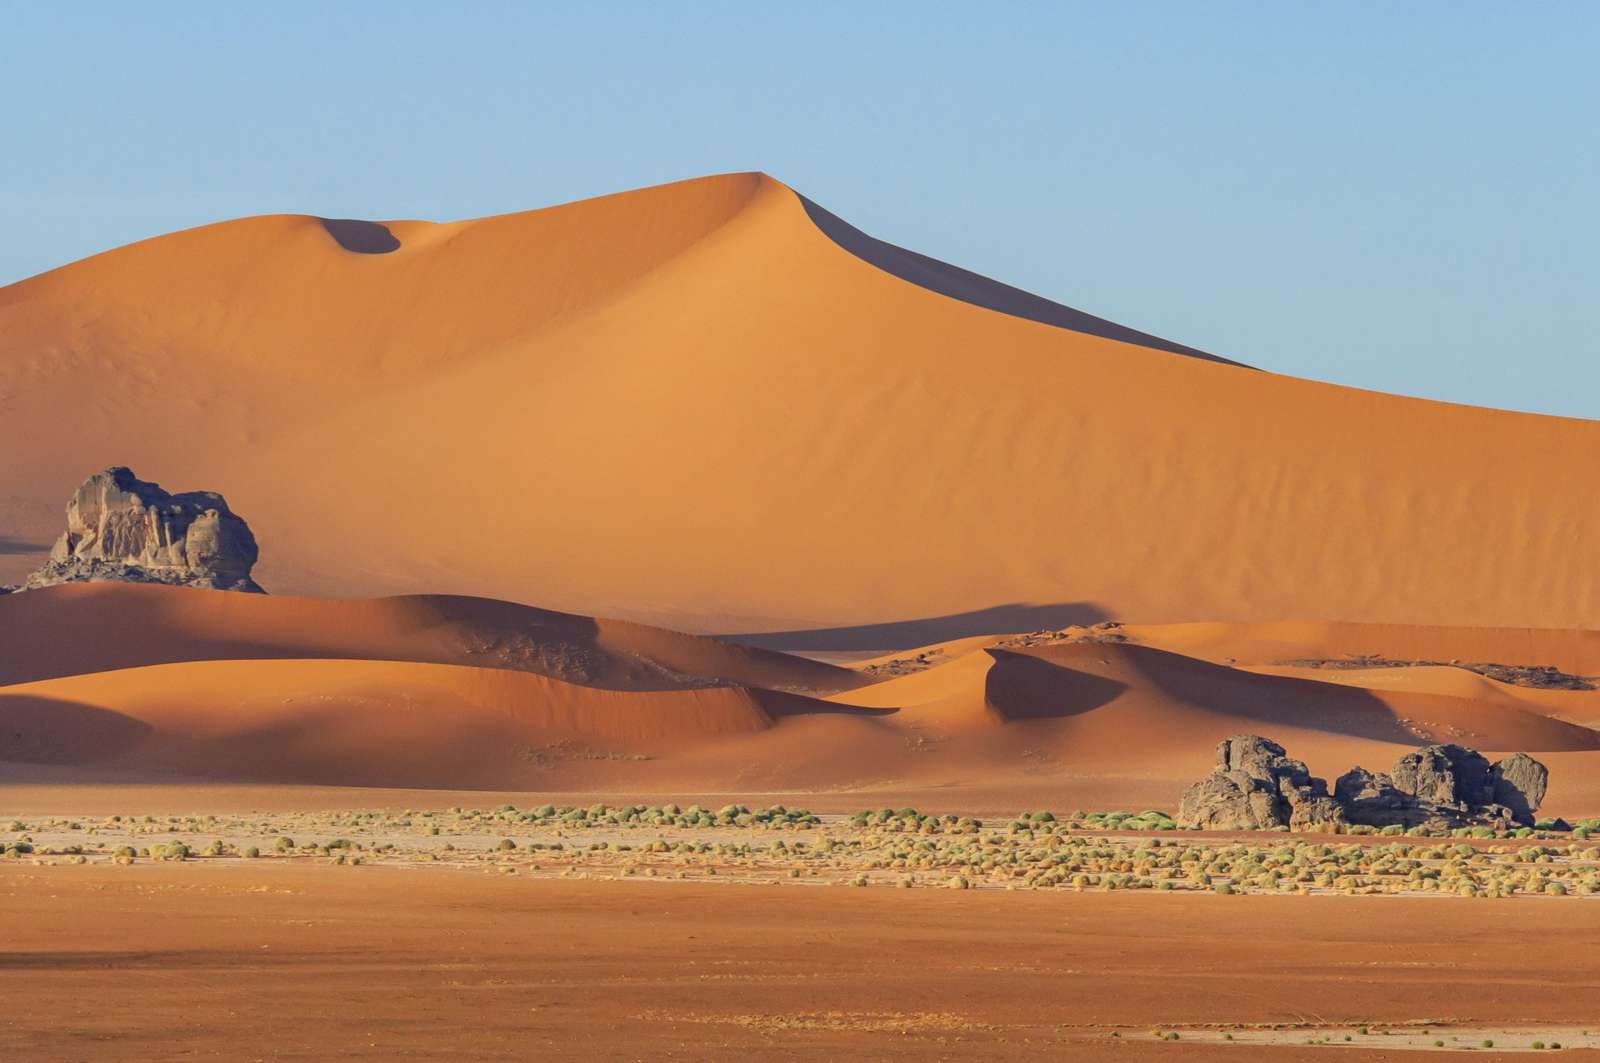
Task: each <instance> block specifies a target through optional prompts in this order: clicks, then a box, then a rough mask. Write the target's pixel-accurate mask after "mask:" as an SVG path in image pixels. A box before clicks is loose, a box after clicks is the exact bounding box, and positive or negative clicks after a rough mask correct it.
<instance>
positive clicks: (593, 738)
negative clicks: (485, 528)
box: [0, 660, 872, 789]
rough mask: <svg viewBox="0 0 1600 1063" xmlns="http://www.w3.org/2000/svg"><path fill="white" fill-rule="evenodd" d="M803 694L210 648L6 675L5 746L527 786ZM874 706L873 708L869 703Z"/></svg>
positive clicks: (762, 723)
mask: <svg viewBox="0 0 1600 1063" xmlns="http://www.w3.org/2000/svg"><path fill="white" fill-rule="evenodd" d="M812 712H815V713H822V714H829V715H848V714H850V710H848V709H845V708H842V707H840V706H835V705H829V704H826V703H821V702H814V701H812V700H810V699H808V698H805V697H803V696H800V695H794V694H781V693H775V692H771V691H763V690H751V689H746V688H742V687H728V686H724V687H714V688H707V689H700V690H673V691H649V692H637V691H614V690H600V689H596V688H593V687H583V686H577V685H575V684H570V683H563V682H560V681H558V680H554V679H550V678H547V677H545V676H540V675H532V674H529V673H526V672H518V671H512V670H508V669H497V668H469V667H462V666H458V665H440V664H417V663H411V662H393V661H341V660H318V661H301V660H264V661H198V662H188V663H182V664H165V665H153V666H149V667H144V668H133V669H126V670H118V671H109V672H99V673H95V674H92V675H77V676H68V677H66V678H62V679H51V680H43V681H40V682H36V683H20V684H15V685H12V686H6V687H0V735H3V737H0V760H7V761H14V762H20V763H32V764H72V765H101V766H113V767H132V768H137V769H139V770H141V771H144V772H146V773H157V774H159V773H163V772H165V773H175V774H178V775H181V776H188V777H200V778H215V779H229V780H241V779H243V780H261V781H273V782H300V783H323V784H336V785H351V786H384V787H398V786H406V787H444V786H448V787H465V788H489V787H509V786H518V787H522V788H527V789H533V788H538V787H540V786H541V785H545V784H548V783H549V782H550V781H551V780H552V779H554V778H565V777H567V776H569V775H571V774H573V773H574V772H573V770H572V769H576V774H577V775H578V776H579V777H582V776H583V769H584V768H585V767H586V766H588V765H590V764H598V765H607V764H623V765H626V764H630V763H637V764H641V765H645V764H647V763H648V762H649V761H651V760H654V759H656V758H658V757H661V756H663V755H664V754H665V753H668V752H671V751H674V750H681V749H684V748H688V747H695V748H698V747H702V746H706V745H708V744H714V743H716V742H717V741H718V740H720V739H725V738H727V737H730V736H739V735H750V734H753V733H758V732H762V731H766V730H768V729H770V728H772V727H774V726H775V723H776V721H779V720H782V719H784V718H790V717H799V716H803V715H805V714H807V713H812ZM858 715H861V716H863V717H868V716H871V715H872V714H871V713H870V712H866V711H862V712H860V713H858Z"/></svg>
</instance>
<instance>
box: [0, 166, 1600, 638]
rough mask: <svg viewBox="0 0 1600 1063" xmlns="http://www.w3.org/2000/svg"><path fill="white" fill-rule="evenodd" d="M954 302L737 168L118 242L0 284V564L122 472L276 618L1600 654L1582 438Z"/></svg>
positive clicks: (48, 534) (28, 549)
mask: <svg viewBox="0 0 1600 1063" xmlns="http://www.w3.org/2000/svg"><path fill="white" fill-rule="evenodd" d="M883 235H887V236H892V234H883ZM858 250H859V248H858ZM901 272H902V273H904V272H906V271H905V270H901ZM926 283H929V284H932V283H933V282H932V281H926ZM960 294H961V293H953V294H945V293H942V292H941V291H938V290H935V288H931V287H927V286H924V284H919V283H914V282H913V281H912V280H908V279H906V278H905V277H903V276H897V275H895V274H894V273H891V272H887V271H886V270H885V269H882V268H879V267H878V266H876V265H873V264H872V263H871V262H870V261H868V260H866V259H864V258H862V257H859V255H858V254H856V253H852V251H851V250H849V249H848V248H846V247H844V246H841V244H840V243H838V242H836V241H835V240H834V239H832V238H830V236H829V235H828V234H827V233H826V232H824V231H823V229H821V228H819V227H818V225H817V223H816V221H815V220H814V219H813V216H812V214H811V213H808V210H807V206H806V204H805V203H804V202H802V200H801V198H800V196H799V195H798V194H797V193H796V192H795V191H794V190H792V189H790V188H788V187H787V186H785V185H783V184H782V183H780V182H779V181H777V180H774V179H773V178H770V177H767V176H765V175H762V174H755V173H744V174H728V175H722V176H717V177H708V178H702V179H697V180H691V181H685V182H680V183H677V184H672V185H665V186H660V187H656V188H650V189H644V190H641V191H635V192H627V193H622V194H619V195H612V196H604V197H601V198H598V199H591V200H585V201H582V202H577V203H571V204H566V205H563V206H557V207H551V208H547V209H543V210H534V211H530V212H526V213H522V214H513V215H506V216H502V217H495V218H485V219H480V220H475V221H463V222H452V223H447V224H436V223H431V222H425V221H389V222H342V223H338V224H332V225H330V224H329V223H326V222H324V221H323V220H321V219H318V218H313V217H305V216H282V215H280V216H268V217H256V218H246V219H242V220H238V221H231V222H224V223H220V224H216V225H209V226H204V227H201V228H198V229H191V230H187V231H184V232H179V233H173V234H171V235H167V236H162V237H158V238H155V239H152V240H148V241H144V242H141V243H137V244H133V245H129V246H126V247H122V248H118V249H116V250H113V251H109V252H106V253H104V254H101V255H97V256H94V257H93V258H89V259H86V260H83V261H81V262H77V263H74V264H72V265H68V266H65V267H62V268H60V269H57V270H53V271H51V272H49V273H45V274H42V275H40V276H37V277H33V278H30V279H28V280H24V281H21V282H19V283H16V284H13V285H10V286H8V287H6V288H4V289H3V290H0V396H3V397H4V399H5V414H6V415H5V417H4V418H3V419H0V452H4V453H8V454H18V453H25V454H27V455H28V460H27V461H25V462H20V463H14V464H13V465H12V466H10V467H9V469H8V472H7V476H6V480H5V483H4V487H3V491H0V534H3V535H4V537H5V538H4V545H3V547H0V566H3V567H0V578H15V577H18V576H20V575H21V574H22V573H24V572H26V571H27V570H29V569H31V568H32V567H34V565H36V564H37V562H38V561H39V559H40V558H41V557H42V553H43V551H44V549H45V548H46V547H47V546H48V543H49V541H50V540H51V539H52V538H53V537H54V535H55V534H56V532H57V530H58V520H57V517H58V513H59V504H60V500H61V498H63V497H64V495H65V493H66V492H67V491H69V490H70V489H71V487H72V486H73V485H75V484H77V483H79V482H80V481H81V480H82V479H83V477H84V476H86V475H87V474H88V473H90V472H93V471H95V470H97V469H100V468H104V467H106V466H108V465H111V464H127V465H131V466H133V467H134V468H136V469H138V470H139V471H140V472H141V473H142V474H143V475H145V476H147V477H152V478H154V479H156V480H159V481H161V482H162V483H164V484H165V485H166V486H167V487H168V488H169V489H172V490H181V489H185V488H191V487H199V486H206V487H211V488H215V489H219V490H222V491H223V492H224V493H225V494H226V496H227V498H228V500H229V502H230V503H231V505H232V506H233V508H234V510H235V511H236V512H238V513H239V514H241V515H242V516H244V517H245V518H246V519H247V520H249V521H250V523H251V526H252V527H253V528H254V529H255V531H256V534H257V536H258V538H259V539H260V541H261V542H262V543H264V544H267V546H266V549H265V551H264V554H263V558H262V561H261V564H260V566H259V568H258V570H257V572H256V575H257V577H258V579H259V580H260V582H261V583H262V584H263V585H264V586H265V587H267V588H268V589H269V590H272V591H276V592H279V593H285V594H316V595H333V596H345V597H372V596H382V595H392V594H402V593H427V594H439V593H450V594H471V595H482V596H488V597H495V598H500V599H506V600H511V601H519V602H527V603H537V604H539V605H542V606H545V607H549V608H556V609H562V610H566V611H570V612H575V613H579V614H583V615H602V616H613V617H621V618H624V619H632V620H642V621H648V622H652V623H661V624H664V625H666V626H670V627H674V628H677V629H680V630H692V631H702V632H703V631H721V632H740V631H744V632H753V631H774V630H800V629H807V628H840V627H849V626H852V625H872V624H896V623H902V622H908V623H909V622H914V623H918V624H926V623H927V622H929V621H940V620H942V621H943V623H944V625H945V629H944V633H942V634H938V635H934V636H930V637H923V636H922V635H921V634H920V633H916V634H913V635H912V636H911V638H912V639H913V641H911V642H909V643H907V642H904V641H901V642H898V643H894V642H880V643H879V645H877V646H871V647H859V648H869V649H880V650H883V649H895V648H901V647H904V646H906V645H916V644H921V643H928V642H934V641H940V640H942V639H948V638H956V637H960V636H962V635H970V634H988V633H996V632H1004V631H1017V630H1025V629H1029V628H1033V627H1041V626H1060V625H1062V624H1066V623H1071V622H1082V621H1086V620H1095V619H1101V618H1104V617H1107V616H1110V617H1115V618H1117V619H1121V620H1124V621H1129V622H1133V621H1138V622H1150V623H1153V622H1170V621H1229V622H1259V621H1275V620H1279V619H1282V618H1284V617H1314V618H1330V619H1344V620H1362V621H1369V622H1381V623H1396V624H1446V623H1451V624H1476V625H1501V626H1512V625H1526V626H1536V627H1548V628H1591V629H1592V628H1597V627H1600V601H1597V599H1596V592H1595V590H1594V584H1593V581H1592V580H1591V579H1589V573H1590V567H1591V559H1592V550H1591V549H1590V548H1589V546H1588V544H1589V543H1591V542H1593V541H1594V540H1595V539H1596V537H1597V532H1600V529H1597V527H1596V521H1600V517H1597V516H1596V513H1595V510H1594V507H1593V506H1592V505H1590V504H1589V502H1588V499H1589V498H1590V496H1591V494H1592V492H1591V491H1590V490H1589V481H1590V474H1589V465H1588V461H1587V457H1586V456H1587V455H1589V454H1592V453H1594V452H1595V450H1596V449H1597V446H1600V426H1597V425H1596V424H1595V423H1593V422H1588V421H1579V420H1571V419H1561V418H1553V417H1540V416H1531V415H1523V414H1515V413H1505V412H1497V411H1493V410H1487V409H1478V408H1469V407H1463V406H1453V405H1447V404H1441V403H1434V402H1427V401H1421V400H1416V399H1408V398H1399V397H1393V396H1387V395H1382V394H1376V393H1370V392H1363V391H1357V390H1352V389H1348V388H1342V387H1334V386H1329V385H1325V384H1319V383H1313V382H1307V381H1302V380H1295V379H1291V378H1288V377H1285V376H1281V375H1277V374H1274V373H1271V372H1263V371H1258V370H1255V369H1249V368H1243V367H1239V366H1234V365H1228V364H1222V363H1219V362H1215V361H1209V360H1205V359H1203V358H1198V357H1191V356H1188V355H1187V354H1184V353H1174V352H1173V350H1172V349H1171V347H1172V346H1177V347H1181V344H1173V345H1170V346H1169V347H1168V349H1161V348H1159V347H1152V346H1148V345H1146V344H1147V343H1151V342H1157V341H1155V340H1154V339H1153V338H1149V337H1146V338H1144V339H1140V338H1139V336H1136V335H1132V334H1129V333H1115V334H1116V335H1121V336H1123V337H1125V339H1113V338H1109V337H1108V336H1107V335H1102V334H1096V333H1095V332H1092V331H1080V330H1078V329H1076V328H1073V327H1061V325H1058V324H1047V323H1044V322H1042V321H1040V320H1033V319H1030V318H1029V317H1027V316H1019V314H1018V313H1016V312H1005V311H1006V310H1008V309H1010V310H1016V309H1018V308H1017V307H1014V306H1012V307H1007V306H1000V307H998V308H995V309H991V308H989V307H988V306H986V305H978V304H977V303H975V302H972V301H967V299H966V298H964V297H962V298H958V297H955V296H956V295H960ZM1041 302H1043V301H1042V300H1041ZM1063 309H1064V308H1063ZM1034 316H1035V317H1039V316H1042V315H1039V314H1035V315H1034ZM1043 316H1048V315H1043ZM1060 320H1061V321H1062V322H1063V323H1064V324H1070V323H1071V319H1070V318H1061V319H1060ZM1133 324H1134V325H1137V322H1135V323H1133ZM1080 325H1081V326H1082V327H1084V328H1089V327H1091V326H1090V325H1088V324H1084V323H1083V322H1080ZM1094 327H1095V328H1097V329H1098V330H1099V331H1100V332H1105V331H1106V330H1105V329H1102V328H1099V326H1094ZM1127 339H1131V340H1133V342H1126V341H1125V340H1127ZM1179 339H1181V337H1180V338H1179ZM1160 342H1162V343H1165V342H1166V341H1160ZM1210 353H1213V354H1217V355H1221V356H1224V357H1226V356H1228V355H1229V353H1230V352H1226V351H1220V352H1210ZM91 426H92V430H90V428H91ZM285 470H293V471H294V474H293V475H292V476H286V475H285ZM1007 616H1009V617H1010V618H1011V619H1010V621H1009V622H1007V621H1005V620H1004V619H1003V618H1004V617H1007ZM997 618H1001V619H999V621H998V622H997ZM1041 618H1048V619H1041ZM920 630H926V629H925V628H923V629H914V631H920ZM841 638H843V636H841ZM821 648H824V649H825V648H829V647H821ZM833 648H840V647H833ZM844 648H849V647H844Z"/></svg>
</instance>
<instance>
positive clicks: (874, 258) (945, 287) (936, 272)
mask: <svg viewBox="0 0 1600 1063" xmlns="http://www.w3.org/2000/svg"><path fill="white" fill-rule="evenodd" d="M800 202H801V203H802V204H803V205H804V206H805V208H806V214H807V215H809V216H810V218H811V220H812V221H813V222H815V223H816V226H817V228H818V229H821V230H822V231H823V233H825V234H826V235H827V237H828V239H830V240H832V241H833V242H834V243H836V244H838V245H839V246H840V247H842V248H844V249H845V250H846V251H848V252H850V253H851V254H852V255H855V256H856V257H857V258H860V259H862V260H863V261H866V262H870V263H871V264H872V265H874V266H876V267H878V268H879V269H881V270H883V271H884V272H885V273H889V274H892V275H893V276H896V277H899V278H900V279H901V280H903V281H907V282H909V283H911V284H915V285H916V286H917V287H919V288H926V289H927V290H928V291H930V292H937V293H938V294H940V295H946V296H949V297H950V298H952V299H959V300H961V301H962V302H964V303H971V304H972V305H974V306H981V307H983V308H984V309H985V310H994V311H997V312H999V313H1002V314H1010V315H1011V316H1013V317H1020V318H1025V319H1026V320H1028V321H1037V322H1038V323H1039V324H1041V325H1052V326H1054V327H1056V328H1064V329H1070V330H1071V331H1073V332H1082V333H1085V334H1086V335H1090V336H1100V337H1102V338H1103V339H1108V340H1116V341H1118V342H1119V343H1131V344H1134V345H1136V346H1139V347H1149V348H1151V349H1152V350H1157V351H1167V352H1168V353H1170V354H1182V355H1187V356H1189V357H1191V358H1203V359H1205V360H1206V361H1211V362H1221V363H1223V364H1225V365H1240V364H1241V363H1239V362H1235V361H1233V360H1232V359H1230V358H1223V357H1221V356H1220V355H1215V354H1207V353H1206V352H1204V351H1200V350H1196V349H1195V348H1193V347H1185V346H1184V345H1183V344H1181V343H1173V342H1172V341H1171V340H1164V339H1162V338H1161V337H1159V336H1152V335H1150V334H1149V333H1147V332H1140V331H1138V330H1137V329H1131V328H1128V327H1127V326H1126V325H1119V324H1117V323H1116V322H1115V321H1107V320H1106V319H1105V318H1101V317H1095V316H1094V315H1093V314H1086V313H1084V312H1083V311H1082V310H1074V309H1073V308H1072V307H1070V306H1062V305H1061V304H1060V303H1053V302H1051V301H1050V300H1049V299H1045V298H1042V297H1040V296H1037V295H1034V294H1033V293H1032V292H1025V291H1023V290H1022V289H1021V288H1013V287H1012V286H1011V285H1009V284H1002V283H1000V282H999V281H996V280H991V279H989V278H988V277H985V276H982V275H980V274H977V273H973V272H972V271H971V270H965V269H962V268H961V267H960V266H952V265H950V263H948V262H941V261H939V260H938V259H936V258H930V257H928V256H927V255H924V254H920V253H919V252H916V251H908V250H906V249H905V248H903V247H898V246H896V245H894V244H891V243H889V242H888V241H885V240H879V239H878V238H877V237H874V236H868V235H867V234H866V233H864V232H862V231H861V230H860V229H857V228H856V227H855V226H854V225H851V224H850V223H849V222H847V221H845V220H844V219H843V218H841V217H839V216H838V215H837V214H834V213H832V212H831V211H828V210H826V209H824V208H823V207H821V206H819V205H818V204H816V203H814V202H812V201H811V200H810V199H807V198H806V197H805V196H801V197H800Z"/></svg>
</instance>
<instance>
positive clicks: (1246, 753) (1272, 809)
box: [1177, 735, 1550, 831]
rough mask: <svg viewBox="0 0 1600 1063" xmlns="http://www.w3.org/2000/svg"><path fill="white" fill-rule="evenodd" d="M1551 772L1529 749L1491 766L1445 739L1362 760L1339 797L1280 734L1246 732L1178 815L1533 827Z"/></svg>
mask: <svg viewBox="0 0 1600 1063" xmlns="http://www.w3.org/2000/svg"><path fill="white" fill-rule="evenodd" d="M1549 778H1550V773H1549V772H1548V771H1547V770H1546V769H1545V766H1544V765H1543V764H1540V763H1539V762H1538V761H1537V760H1534V759H1533V758H1532V757H1530V756H1528V755H1527V754H1526V753H1517V754H1515V755H1513V756H1510V757H1507V758H1505V759H1504V760H1501V761H1498V762H1496V763H1495V764H1492V765H1491V764H1490V763H1489V762H1488V760H1486V759H1485V758H1484V756H1483V754H1481V753H1479V752H1478V751H1477V750H1474V749H1468V748H1466V747H1465V746H1458V745H1435V746H1427V747H1424V748H1422V749H1417V750H1413V751H1412V752H1410V753H1407V754H1406V755H1405V756H1403V757H1401V758H1400V760H1399V762H1398V763H1396V764H1395V766H1394V769H1393V770H1392V771H1391V772H1389V773H1387V774H1386V773H1383V772H1372V771H1368V770H1367V769H1365V768H1361V767H1356V768H1352V769H1351V770H1350V771H1347V772H1345V773H1344V774H1343V775H1341V776H1339V778H1338V780H1337V781H1336V782H1335V783H1334V787H1333V793H1332V794H1331V795H1330V794H1329V793H1328V788H1327V784H1326V783H1324V782H1323V781H1322V780H1321V779H1318V778H1315V777H1313V776H1312V775H1311V773H1310V772H1308V771H1307V770H1306V766H1305V765H1304V764H1302V763H1301V762H1300V761H1298V760H1291V759H1290V758H1289V756H1288V755H1287V754H1286V753H1285V752H1284V749H1283V747H1282V746H1280V745H1278V744H1277V743H1276V742H1273V741H1270V740H1268V739H1265V738H1262V737H1260V736H1258V735H1238V736H1236V737H1233V738H1226V739H1223V741H1222V742H1221V743H1219V744H1218V746H1217V764H1216V769H1215V770H1214V771H1212V773H1211V774H1210V775H1207V776H1206V777H1205V778H1204V779H1201V780H1200V781H1199V782H1197V783H1195V784H1194V785H1193V786H1191V787H1189V788H1188V789H1187V790H1185V791H1184V794H1183V799H1182V800H1181V801H1180V803H1179V805H1178V815H1177V821H1178V823H1179V825H1180V826H1185V827H1195V828H1201V829H1208V830H1262V829H1271V828H1274V827H1288V828H1290V829H1291V830H1327V829H1330V828H1337V827H1338V826H1339V825H1340V824H1344V823H1355V824H1361V825H1365V826H1371V827H1405V828H1410V827H1423V828H1426V829H1427V830H1434V831H1438V830H1450V829H1453V828H1456V827H1463V826H1488V827H1495V828H1505V827H1510V826H1512V825H1514V824H1523V825H1531V824H1532V823H1533V822H1534V813H1535V812H1537V811H1538V809H1539V803H1540V802H1541V801H1543V800H1544V795H1545V790H1546V789H1547V787H1548V785H1549Z"/></svg>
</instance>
